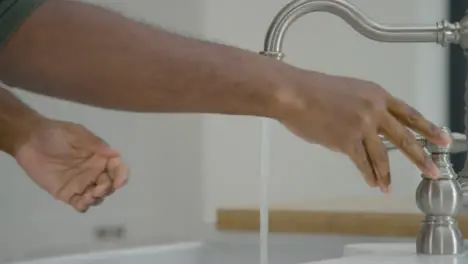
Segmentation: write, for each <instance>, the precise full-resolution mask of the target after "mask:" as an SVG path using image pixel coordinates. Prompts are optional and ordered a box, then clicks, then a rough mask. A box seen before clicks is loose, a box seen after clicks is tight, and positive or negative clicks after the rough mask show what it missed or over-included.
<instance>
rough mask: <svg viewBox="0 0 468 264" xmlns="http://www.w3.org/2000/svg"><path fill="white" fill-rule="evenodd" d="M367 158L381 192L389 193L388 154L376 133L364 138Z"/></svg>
mask: <svg viewBox="0 0 468 264" xmlns="http://www.w3.org/2000/svg"><path fill="white" fill-rule="evenodd" d="M363 143H364V146H365V149H366V152H367V158H368V160H369V163H370V164H371V166H372V168H373V172H374V177H375V178H376V180H377V184H378V186H379V187H380V190H381V191H382V192H385V193H388V192H390V181H391V179H390V165H389V160H388V152H387V149H386V148H385V146H384V144H383V143H382V141H381V140H380V137H379V136H378V134H377V133H370V134H369V135H368V136H366V137H365V138H364V142H363Z"/></svg>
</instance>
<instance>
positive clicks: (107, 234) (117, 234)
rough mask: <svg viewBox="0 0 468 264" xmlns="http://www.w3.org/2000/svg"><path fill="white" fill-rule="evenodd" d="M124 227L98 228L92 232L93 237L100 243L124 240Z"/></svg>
mask: <svg viewBox="0 0 468 264" xmlns="http://www.w3.org/2000/svg"><path fill="white" fill-rule="evenodd" d="M126 232H127V230H126V228H125V226H121V225H115V226H100V227H97V228H96V229H95V230H94V236H95V237H96V239H97V240H101V241H116V240H123V239H125V235H126Z"/></svg>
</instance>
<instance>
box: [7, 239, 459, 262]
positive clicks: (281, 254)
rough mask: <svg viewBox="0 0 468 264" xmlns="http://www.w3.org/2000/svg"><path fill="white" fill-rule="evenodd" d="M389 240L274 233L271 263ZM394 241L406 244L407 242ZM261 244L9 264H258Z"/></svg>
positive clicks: (209, 243)
mask: <svg viewBox="0 0 468 264" xmlns="http://www.w3.org/2000/svg"><path fill="white" fill-rule="evenodd" d="M389 240H390V241H392V239H391V238H365V237H346V236H329V235H324V236H320V235H306V236H301V235H288V234H272V235H271V237H270V241H269V264H298V263H314V261H320V260H325V259H334V258H340V257H342V256H343V248H344V247H345V245H347V244H358V243H370V244H373V243H375V242H379V241H389ZM393 241H395V242H397V241H398V242H400V241H401V242H406V241H407V240H403V241H402V240H399V239H398V240H393ZM258 242H259V241H258V234H254V233H252V234H239V233H237V234H219V235H218V236H216V237H214V238H211V239H206V240H203V241H195V242H183V243H172V244H164V245H157V246H146V247H135V248H130V249H118V250H104V251H99V252H95V253H80V254H66V255H64V256H59V257H48V258H37V257H33V259H34V260H28V261H21V262H18V261H17V262H7V263H8V264H156V263H157V264H220V263H222V264H239V263H242V264H258V263H259V257H260V255H259V245H258ZM361 251H362V250H361ZM80 252H83V251H80ZM364 253H365V252H364ZM379 264H381V263H379ZM399 264H402V263H399ZM467 264H468V263H467Z"/></svg>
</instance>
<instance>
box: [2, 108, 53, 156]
mask: <svg viewBox="0 0 468 264" xmlns="http://www.w3.org/2000/svg"><path fill="white" fill-rule="evenodd" d="M1 119H2V120H1V123H2V127H3V128H2V131H0V132H1V133H0V134H1V140H0V148H1V150H2V151H4V152H6V153H8V154H10V155H11V156H13V157H16V154H17V153H18V150H19V149H20V148H21V147H22V146H23V145H24V144H26V142H27V141H28V140H29V138H30V136H31V134H32V133H33V132H34V131H35V130H36V129H37V127H39V126H41V124H42V123H44V122H45V121H46V120H47V119H46V118H45V117H43V116H41V115H40V114H38V113H37V112H34V111H28V112H27V113H20V114H19V115H15V116H14V117H2V118H1Z"/></svg>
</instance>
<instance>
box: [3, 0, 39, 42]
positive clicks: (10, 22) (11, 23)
mask: <svg viewBox="0 0 468 264" xmlns="http://www.w3.org/2000/svg"><path fill="white" fill-rule="evenodd" d="M46 1H47V0H0V48H3V46H4V45H5V44H6V42H7V41H8V39H9V37H10V36H11V35H12V34H13V33H14V32H15V31H16V30H17V29H18V28H19V26H20V25H21V24H22V23H23V22H24V21H25V20H26V19H27V18H28V17H29V16H30V15H31V14H32V13H33V12H34V10H36V8H37V7H39V6H40V5H41V4H42V3H44V2H46Z"/></svg>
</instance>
